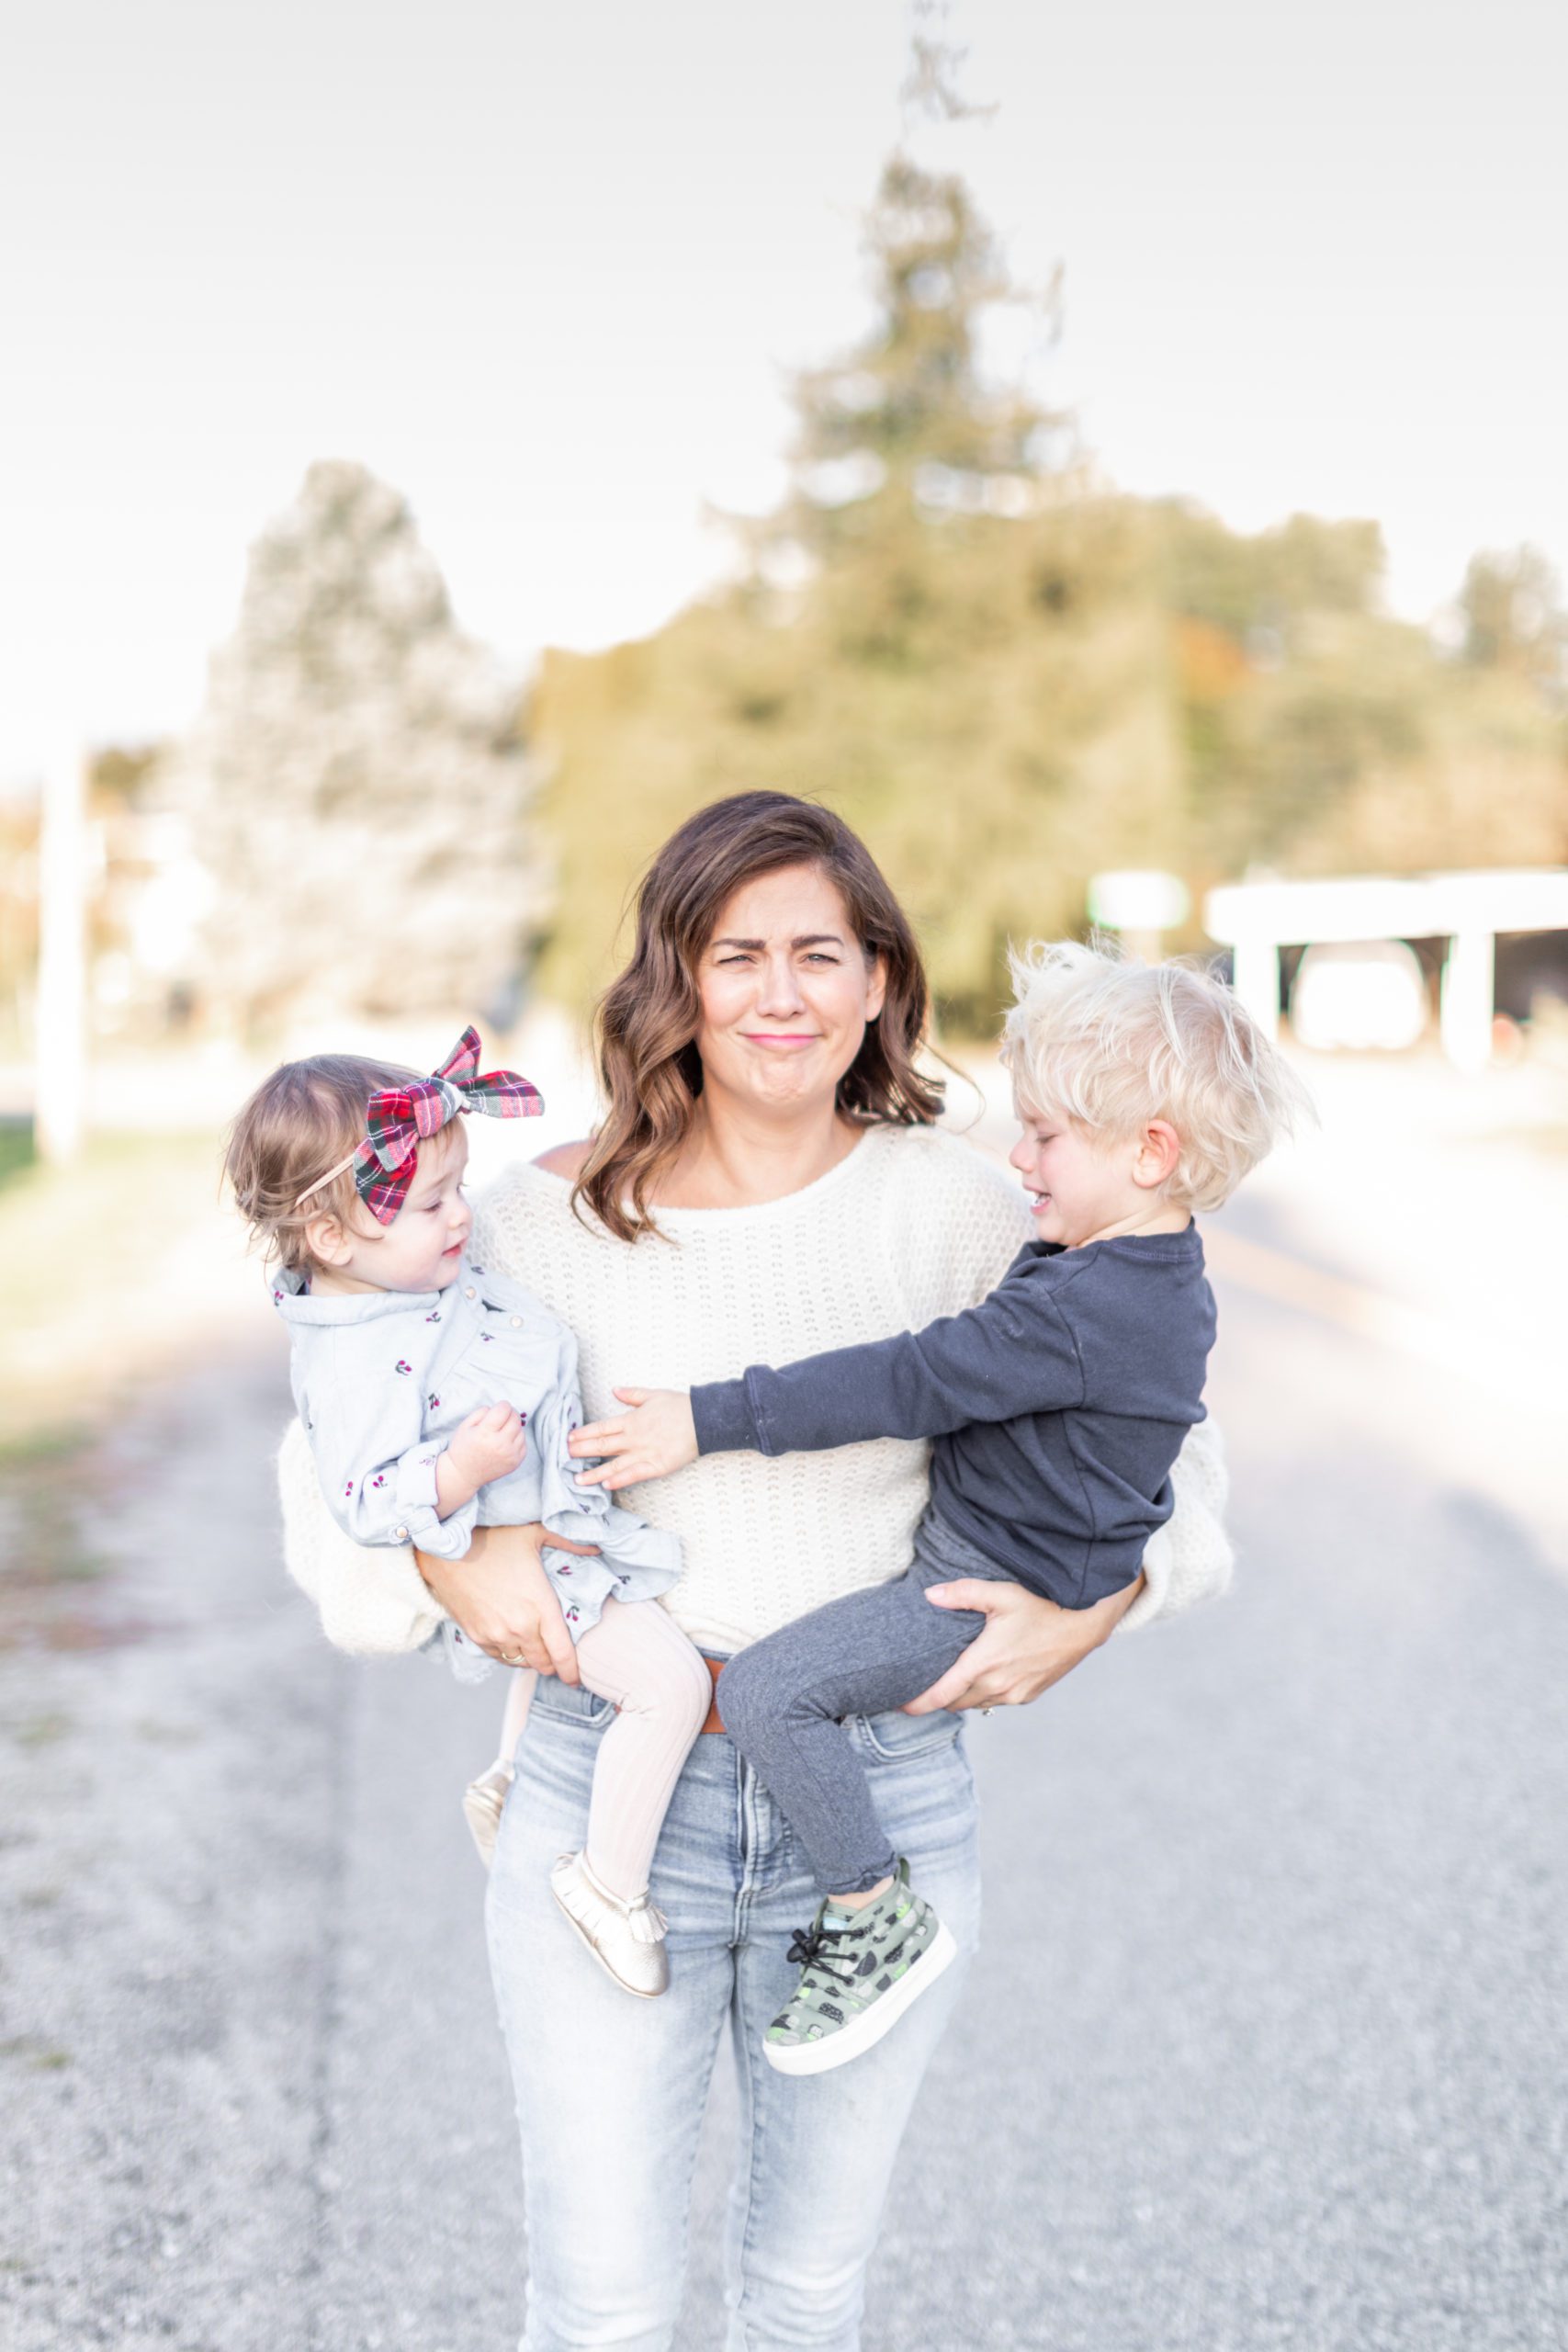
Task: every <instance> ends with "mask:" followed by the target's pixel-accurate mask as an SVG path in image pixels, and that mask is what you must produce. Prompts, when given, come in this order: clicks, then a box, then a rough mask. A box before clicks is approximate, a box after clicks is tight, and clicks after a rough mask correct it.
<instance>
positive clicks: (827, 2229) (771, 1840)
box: [488, 1680, 980, 2352]
mask: <svg viewBox="0 0 1568 2352" xmlns="http://www.w3.org/2000/svg"><path fill="white" fill-rule="evenodd" d="M608 1714H609V1709H608V1706H607V1704H606V1702H604V1700H602V1699H596V1698H594V1697H592V1695H591V1694H590V1693H589V1692H588V1691H581V1690H573V1689H570V1688H569V1687H568V1686H567V1685H565V1684H563V1683H559V1682H556V1681H551V1680H542V1681H541V1682H540V1684H539V1687H538V1691H537V1694H536V1698H535V1701H534V1708H533V1713H532V1717H531V1719H530V1721H529V1724H528V1729H527V1731H526V1733H525V1736H524V1739H523V1743H522V1746H521V1747H520V1749H519V1751H518V1758H517V1778H516V1781H515V1782H514V1784H513V1790H512V1793H511V1795H510V1797H509V1799H508V1801H507V1804H506V1810H505V1813H504V1815H503V1816H502V1826H501V1837H500V1840H499V1843H498V1846H497V1849H496V1856H495V1866H494V1869H493V1870H492V1871H491V1883H490V1897H489V1910H488V1924H489V1933H490V1952H491V1973H492V1975H493V1977H494V1982H495V1990H496V2000H497V2004H498V2007H499V2008H500V2012H501V2022H502V2031H503V2033H504V2034H505V2037H506V2046H507V2052H508V2055H509V2057H510V2060H511V2064H512V2075H513V2085H514V2086H515V2090H516V2095H517V2114H518V2121H519V2124H520V2126H521V2129H522V2135H523V2172H524V2185H525V2197H526V2209H527V2221H528V2248H529V2282H528V2310H527V2324H526V2327H525V2332H524V2336H523V2352H569V2347H570V2352H580V2347H582V2346H603V2345H613V2346H616V2347H618V2352H670V2347H671V2346H672V2345H673V2343H674V2340H675V2337H674V2331H675V2324H676V2318H677V2314H678V2312H679V2310H680V2305H681V2295H682V2284H683V2278H684V2272H685V2267H686V2233H687V2216H688V2211H689V2207H690V2203H691V2191H692V2175H693V2171H694V2165H695V2163H696V2155H697V2144H698V2138H699V2134H700V2131H701V2126H702V2120H703V2109H704V2107H705V2103H706V2099H707V2092H708V2082H709V2077H710V2076H711V2075H712V2072H713V2065H714V2060H715V2057H716V2054H717V2051H718V2042H719V2036H720V2034H721V2033H722V2032H723V2030H724V2029H725V2026H726V2024H727V2023H728V2026H729V2029H730V2031H731V2034H732V2036H733V2038H734V2042H735V2050H736V2056H737V2062H738V2068H739V2079H740V2093H741V2143H740V2146H739V2150H738V2151H737V2161H736V2172H735V2178H734V2184H733V2187H732V2190H731V2197H730V2208H729V2229H728V2266H727V2267H728V2306H729V2311H730V2324H729V2335H728V2346H729V2352H804V2347H807V2346H809V2347H810V2352H858V2346H859V2345H860V2340H861V2335H860V2325H861V2312H862V2307H863V2301H864V2291H865V2266H866V2262H867V2259H868V2257H869V2256H870V2254H871V2250H872V2247H873V2245H874V2243H875V2240H876V2233H877V2228H878V2225H879V2223H880V2222H881V2218H882V2208H883V2203H884V2199H885V2198H886V2192H887V2183H888V2178H889V2176H890V2174H891V2172H892V2168H893V2160H894V2157H895V2156H896V2154H897V2149H898V2143H899V2141H900V2139H901V2138H902V2136H903V2131H904V2127H905V2125H906V2123H907V2122H908V2118H909V2110H910V2108H911V2107H912V2105H913V2103H914V2098H915V2094H916V2092H917V2091H918V2090H919V2085H920V2078H921V2076H922V2075H923V2074H924V2073H925V2070H926V2066H927V2064H928V2063H929V2061H930V2059H931V2053H932V2052H933V2051H934V2050H935V2048H936V2045H937V2043H938V2041H940V2040H941V2038H942V2030H943V2028H944V2027H945V2025H946V2023H947V2021H948V2018H949V2017H950V2016H951V2014H952V2011H953V2006H954V2004H955V2002H956V2000H957V1997H958V1994H959V1990H960V1986H961V1984H962V1981H963V1978H964V1974H965V1973H966V1963H967V1961H968V1959H969V1957H970V1955H971V1954H972V1953H973V1951H974V1948H975V1944H976V1936H977V1933H978V1928H979V1908H980V1899H979V1898H980V1886H979V1857H978V1851H977V1841H976V1803H975V1791H974V1783H973V1781H972V1780H971V1778H970V1773H969V1767H968V1763H967V1760H966V1759H965V1757H964V1747H963V1741H962V1739H961V1737H960V1724H959V1720H958V1718H957V1717H956V1716H954V1715H947V1714H941V1715H923V1716H919V1717H915V1716H909V1715H904V1714H888V1715H877V1716H874V1717H872V1718H871V1719H870V1720H869V1721H858V1720H857V1721H856V1722H855V1723H854V1724H853V1725H852V1736H853V1738H854V1739H855V1741H856V1743H857V1745H858V1746H859V1747H860V1748H861V1750H862V1753H863V1757H864V1759H865V1762H866V1765H867V1768H868V1770H869V1772H870V1776H871V1781H872V1787H873V1790H874V1796H875V1801H876V1804H877V1806H878V1808H879V1810H880V1812H881V1815H882V1818H883V1820H884V1822H885V1823H886V1829H887V1834H888V1837H889V1838H890V1840H891V1841H892V1843H893V1845H894V1846H895V1847H896V1848H897V1851H898V1852H899V1853H901V1854H907V1855H908V1857H909V1860H910V1864H911V1868H912V1871H913V1875H914V1880H915V1883H916V1884H917V1885H918V1886H919V1888H920V1891H921V1892H922V1894H927V1895H929V1896H930V1897H931V1901H932V1902H933V1903H934V1904H935V1905H936V1907H937V1909H938V1911H939V1912H940V1913H941V1915H942V1918H943V1919H944V1920H945V1921H946V1923H947V1925H948V1926H949V1927H950V1928H952V1930H953V1934H954V1936H955V1937H956V1938H957V1940H958V1945H959V1954H960V1958H959V1962H958V1963H957V1964H956V1965H954V1966H953V1967H952V1968H950V1969H949V1970H948V1971H947V1973H946V1974H945V1975H944V1976H943V1977H942V1980H941V1981H940V1983H938V1984H937V1985H933V1986H932V1988H931V1991H930V1992H929V1993H928V1994H927V1995H926V1996H925V1997H924V1999H923V2000H920V2001H918V2002H917V2003H916V2004H915V2006H914V2007H913V2008H912V2009H911V2010H910V2011H909V2013H908V2017H906V2018H902V2019H900V2021H899V2023H898V2025H897V2029H896V2030H894V2031H893V2032H892V2033H890V2034H889V2035H888V2036H887V2038H886V2041H880V2042H878V2043H877V2044H876V2046H875V2048H874V2049H873V2050H870V2051H868V2052H866V2053H865V2055H864V2056H863V2057H862V2058H858V2059H856V2060H855V2061H854V2062H853V2064H851V2065H848V2066H843V2067H840V2068H839V2069H837V2070H836V2071H834V2072H833V2073H830V2074H827V2075H816V2076H799V2075H780V2074H775V2073H774V2072H773V2068H772V2067H771V2066H769V2064H767V2062H766V2060H765V2059H764V2058H763V2056H762V2034H763V2030H764V2029H765V2028H766V2027H767V2025H768V2024H769V2022H770V2020H771V2019H772V2018H773V2016H774V2014H775V2013H776V2011H777V2010H778V2009H779V2008H780V2007H782V2006H783V2004H784V2000H785V1998H786V1997H787V1996H788V1994H789V1992H790V1990H791V1987H792V1986H793V1985H794V1983H795V1979H796V1977H797V1976H798V1974H799V1970H798V1967H796V1966H793V1965H792V1964H791V1962H789V1960H788V1959H787V1957H786V1953H787V1951H788V1947H789V1941H790V1937H791V1935H792V1933H793V1931H794V1930H795V1928H802V1927H804V1926H805V1925H806V1924H807V1920H808V1919H809V1918H810V1917H811V1916H812V1914H813V1912H814V1911H815V1910H816V1907H817V1905H818V1900H819V1898H818V1892H817V1887H816V1883H815V1881H814V1879H813V1876H812V1872H811V1869H810V1866H809V1864H808V1862H807V1858H806V1856H805V1854H804V1853H803V1852H802V1851H801V1850H800V1849H799V1848H798V1847H797V1846H796V1844H795V1839H794V1838H793V1836H792V1834H791V1832H790V1829H789V1827H788V1826H787V1824H786V1823H785V1821H784V1817H783V1815H781V1814H780V1813H779V1811H778V1809H777V1807H776V1806H775V1805H774V1804H773V1802H772V1800H771V1799H770V1797H769V1796H768V1794H767V1792H766V1791H765V1790H764V1789H763V1788H761V1785H760V1784H759V1782H758V1781H757V1778H756V1775H755V1774H754V1773H753V1772H752V1770H750V1767H749V1766H748V1765H746V1764H744V1763H743V1762H742V1761H741V1758H740V1757H739V1755H738V1753H737V1752H736V1750H735V1748H734V1747H732V1746H731V1745H730V1743H729V1740H728V1738H727V1737H725V1736H724V1735H723V1734H721V1733H705V1734H704V1735H703V1736H701V1737H700V1738H699V1739H698V1741H697V1743H696V1746H695V1747H694V1750H693V1752H692V1755H691V1757H690V1758H689V1760H688V1762H687V1764H686V1768H685V1770H684V1771H683V1773H682V1777H681V1780H680V1781H679V1783H678V1785H677V1787H676V1791H675V1796H674V1801H673V1803H672V1804H671V1808H670V1812H669V1815H668V1816H667V1817H666V1820H665V1824H664V1828H663V1831H662V1833H661V1835H660V1842H659V1847H658V1850H657V1852H656V1853H655V1855H654V1861H653V1880H652V1889H653V1898H654V1901H655V1902H656V1903H657V1904H658V1905H660V1908H661V1909H662V1910H663V1911H664V1912H665V1913H666V1915H667V1917H668V1918H669V1921H670V1945H669V1949H670V1972H671V1985H670V1990H669V1991H668V1993H666V1994H665V1995H664V1996H662V1997H661V1998H660V1999H659V2000H656V2001H639V2000H634V1999H633V1998H632V1997H631V1996H629V1995H627V1994H626V1993H624V1992H622V1991H621V1990H620V1988H619V1987H618V1986H617V1985H614V1984H612V1982H611V1981H610V1979H609V1977H607V1976H606V1975H605V1974H604V1971H603V1970H602V1969H601V1968H600V1967H599V1966H598V1964H597V1962H595V1961H594V1960H593V1959H592V1956H591V1954H589V1953H588V1952H587V1951H585V1950H584V1949H583V1948H582V1946H581V1944H580V1943H579V1942H578V1941H577V1940H576V1939H575V1938H574V1937H573V1935H572V1934H571V1931H570V1928H569V1927H568V1925H567V1923H566V1921H565V1920H564V1919H563V1918H562V1917H561V1916H560V1913H559V1912H558V1909H557V1908H556V1905H555V1901H554V1898H553V1897H552V1895H551V1894H550V1891H549V1885H548V1871H549V1867H550V1864H551V1863H552V1862H553V1861H554V1860H555V1859H556V1857H557V1855H558V1854H561V1853H565V1852H567V1851H569V1850H570V1849H574V1848H577V1847H580V1846H581V1843H582V1840H583V1836H584V1833H585V1829H586V1825H587V1820H588V1803H589V1795H590V1789H591V1782H592V1772H593V1758H594V1754H595V1751H596V1749H597V1746H598V1739H599V1734H600V1732H601V1731H602V1729H603V1728H604V1723H605V1721H606V1720H607V1718H608Z"/></svg>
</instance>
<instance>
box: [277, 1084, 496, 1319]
mask: <svg viewBox="0 0 1568 2352" xmlns="http://www.w3.org/2000/svg"><path fill="white" fill-rule="evenodd" d="M467 1169H468V1136H466V1135H465V1134H464V1133H463V1122H462V1120H461V1119H460V1118H458V1119H453V1120H452V1121H451V1122H450V1124H449V1125H446V1126H445V1127H442V1128H441V1129H440V1130H439V1132H438V1133H437V1134H435V1135H433V1136H430V1137H429V1138H428V1140H427V1141H425V1142H424V1143H422V1144H421V1145H420V1148H419V1164H418V1166H417V1168H416V1169H415V1170H414V1177H413V1182H412V1184H411V1185H410V1186H409V1189H408V1193H407V1197H406V1198H405V1200H404V1202H403V1204H402V1207H401V1208H400V1210H399V1211H398V1214H397V1216H395V1217H394V1218H393V1219H392V1222H391V1224H390V1225H378V1224H377V1223H376V1220H375V1218H374V1217H373V1216H371V1214H370V1212H369V1210H368V1209H367V1208H364V1207H360V1208H359V1209H358V1212H357V1214H356V1216H355V1221H354V1225H353V1227H352V1228H351V1229H349V1230H347V1231H345V1230H344V1227H342V1226H339V1225H336V1224H335V1223H334V1224H333V1228H332V1230H333V1235H334V1236H335V1237H336V1239H335V1243H333V1241H332V1240H331V1238H329V1237H327V1236H324V1235H323V1237H322V1240H323V1242H325V1243H326V1245H327V1246H325V1247H319V1248H318V1247H317V1245H316V1244H315V1243H314V1242H313V1243H312V1245H311V1246H312V1247H313V1248H317V1254H318V1256H320V1257H321V1259H323V1260H324V1261H326V1265H327V1269H328V1271H327V1277H326V1279H327V1284H328V1286H329V1287H331V1288H333V1289H343V1290H351V1291H358V1290H409V1291H421V1290H445V1289H446V1285H447V1283H450V1282H454V1281H456V1279H457V1267H458V1263H459V1261H460V1260H461V1258H462V1255H463V1251H464V1250H466V1249H467V1247H468V1236H469V1234H470V1233H471V1232H472V1230H473V1224H474V1217H473V1211H472V1210H471V1209H470V1208H469V1206H468V1200H467V1198H466V1196H465V1194H464V1192H463V1177H464V1174H465V1172H466V1170H467Z"/></svg>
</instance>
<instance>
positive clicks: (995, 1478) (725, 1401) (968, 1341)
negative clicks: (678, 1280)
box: [692, 1226, 1214, 1609]
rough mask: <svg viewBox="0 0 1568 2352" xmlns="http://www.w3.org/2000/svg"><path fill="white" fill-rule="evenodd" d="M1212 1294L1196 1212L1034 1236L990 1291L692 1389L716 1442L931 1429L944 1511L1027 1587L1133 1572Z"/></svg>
mask: <svg viewBox="0 0 1568 2352" xmlns="http://www.w3.org/2000/svg"><path fill="white" fill-rule="evenodd" d="M1213 1340H1214V1300H1213V1292H1212V1291H1211V1290H1210V1288H1209V1285H1208V1283H1207V1281H1206V1280H1205V1278H1204V1273H1203V1245H1202V1243H1201V1241H1200V1239H1199V1238H1198V1230H1197V1227H1196V1226H1189V1227H1187V1229H1186V1231H1185V1232H1183V1233H1149V1234H1127V1235H1122V1236H1119V1237H1118V1238H1115V1239H1112V1240H1109V1241H1090V1242H1088V1243H1086V1244H1085V1245H1084V1247H1083V1248H1082V1249H1078V1250H1064V1249H1063V1248H1062V1247H1061V1246H1060V1245H1059V1244H1058V1243H1055V1242H1051V1241H1030V1242H1026V1243H1025V1244H1024V1246H1023V1248H1022V1249H1021V1250H1020V1251H1019V1254H1018V1256H1017V1257H1016V1258H1015V1259H1014V1260H1013V1262H1012V1264H1011V1265H1010V1267H1009V1268H1008V1271H1007V1272H1006V1273H1005V1274H1004V1275H1003V1277H1002V1279H1001V1281H1000V1282H999V1283H998V1284H997V1287H996V1289H995V1290H994V1291H992V1292H991V1293H990V1295H989V1296H988V1297H987V1298H984V1299H982V1300H981V1302H980V1304H979V1306H972V1307H969V1308H968V1309H967V1310H966V1311H965V1312H964V1314H962V1315H949V1316H944V1317H942V1320H941V1321H940V1322H937V1323H930V1324H928V1325H927V1326H926V1329H924V1330H923V1331H905V1332H899V1333H897V1335H896V1336H895V1337H894V1338H892V1339H888V1340H873V1341H871V1342H869V1343H868V1344H866V1345H864V1346H862V1347H853V1348H836V1349H833V1350H832V1351H830V1352H829V1353H827V1354H824V1355H818V1356H807V1358H805V1359H804V1360H803V1361H802V1362H801V1363H792V1364H786V1365H784V1367H783V1368H782V1369H781V1370H777V1371H771V1370H770V1369H769V1368H768V1366H767V1365H765V1364H753V1365H752V1366H751V1367H750V1370H749V1371H748V1372H747V1373H746V1374H744V1375H743V1377H742V1378H741V1379H739V1380H719V1381H713V1382H709V1383H706V1384H705V1385H703V1386H700V1387H696V1388H694V1389H693V1391H692V1413H693V1418H694V1421H695V1424H696V1433H697V1445H698V1449H699V1451H700V1452H701V1453H734V1452H737V1451H741V1450H750V1451H754V1452H757V1453H816V1452H820V1451H822V1450H823V1449H824V1448H826V1447H829V1446H835V1445H854V1444H856V1443H858V1442H860V1441H861V1440H863V1439H866V1438H877V1437H901V1438H921V1437H927V1438H932V1439H934V1440H935V1445H934V1447H933V1450H932V1455H931V1514H932V1516H933V1517H934V1518H936V1519H939V1520H941V1521H942V1523H943V1524H944V1525H946V1526H947V1527H949V1528H951V1529H952V1530H953V1532H954V1533H955V1534H958V1535H961V1536H963V1537H964V1539H965V1540H966V1541H967V1542H968V1543H971V1544H974V1545H975V1546H976V1549H978V1550H979V1551H981V1552H982V1553H984V1554H985V1555H986V1557H987V1559H989V1560H992V1561H994V1562H995V1563H996V1565H997V1566H998V1567H1002V1568H1005V1569H1006V1570H1007V1572H1008V1574H1009V1575H1010V1576H1013V1577H1017V1579H1018V1581H1019V1582H1020V1583H1021V1584H1024V1585H1027V1586H1028V1587H1029V1589H1031V1591H1033V1592H1038V1593H1043V1595H1044V1596H1045V1598H1046V1599H1047V1600H1055V1601H1060V1602H1061V1603H1062V1604H1063V1605H1064V1606H1065V1607H1066V1608H1069V1609H1073V1608H1077V1609H1087V1608H1089V1606H1090V1605H1091V1604H1092V1603H1093V1602H1095V1601H1097V1600H1103V1599H1104V1598H1105V1597H1106V1595H1107V1594H1108V1593H1112V1592H1120V1591H1121V1590H1122V1589H1123V1588H1124V1587H1125V1586H1127V1585H1129V1584H1131V1583H1132V1581H1133V1579H1134V1577H1135V1576H1136V1575H1137V1574H1138V1571H1139V1568H1140V1567H1141V1566H1142V1564H1143V1556H1144V1548H1145V1544H1147V1542H1148V1539H1149V1537H1150V1535H1151V1534H1152V1533H1153V1532H1154V1530H1155V1529H1156V1527H1159V1526H1162V1525H1163V1524H1164V1522H1165V1521H1166V1520H1168V1518H1169V1517H1170V1513H1171V1509H1172V1496H1171V1488H1170V1465H1171V1464H1172V1463H1173V1462H1174V1461H1175V1459H1176V1457H1177V1455H1178V1453H1179V1452H1180V1450H1181V1441H1182V1439H1183V1438H1184V1437H1185V1436H1186V1434H1187V1432H1188V1430H1190V1428H1191V1427H1192V1425H1193V1423H1194V1422H1195V1421H1200V1420H1201V1419H1202V1418H1203V1401H1202V1399H1203V1375H1204V1371H1205V1368H1206V1366H1207V1363H1208V1358H1209V1351H1210V1349H1211V1347H1212V1346H1213Z"/></svg>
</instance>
